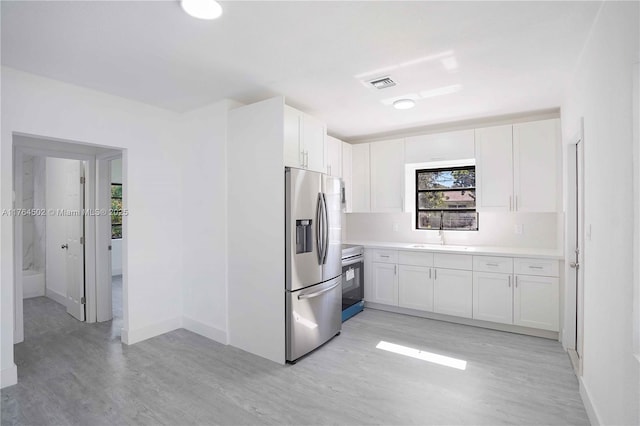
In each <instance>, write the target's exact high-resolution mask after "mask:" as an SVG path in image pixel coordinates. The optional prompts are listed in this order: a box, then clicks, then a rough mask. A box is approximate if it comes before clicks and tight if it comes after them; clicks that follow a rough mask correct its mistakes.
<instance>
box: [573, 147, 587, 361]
mask: <svg viewBox="0 0 640 426" xmlns="http://www.w3.org/2000/svg"><path fill="white" fill-rule="evenodd" d="M575 191H576V198H575V199H576V209H575V212H576V218H575V222H576V248H575V251H574V254H575V257H574V261H573V262H570V263H569V266H571V267H572V268H574V269H575V270H576V353H577V354H578V357H579V358H582V344H583V337H584V281H583V279H584V267H583V266H581V263H582V259H583V253H584V152H583V142H582V141H581V140H579V141H578V143H577V144H576V188H575ZM569 255H571V254H569Z"/></svg>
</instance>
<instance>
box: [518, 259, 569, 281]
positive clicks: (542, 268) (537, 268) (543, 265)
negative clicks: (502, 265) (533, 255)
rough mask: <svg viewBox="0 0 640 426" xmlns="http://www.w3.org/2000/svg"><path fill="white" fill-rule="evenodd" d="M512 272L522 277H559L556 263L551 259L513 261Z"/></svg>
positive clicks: (558, 268)
mask: <svg viewBox="0 0 640 426" xmlns="http://www.w3.org/2000/svg"><path fill="white" fill-rule="evenodd" d="M513 266H514V272H515V273H516V274H522V275H541V276H545V277H558V276H560V267H559V266H558V261H557V260H553V259H519V258H516V259H514V260H513Z"/></svg>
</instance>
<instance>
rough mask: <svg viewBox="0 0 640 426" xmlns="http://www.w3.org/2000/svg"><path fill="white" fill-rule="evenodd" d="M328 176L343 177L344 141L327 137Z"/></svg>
mask: <svg viewBox="0 0 640 426" xmlns="http://www.w3.org/2000/svg"><path fill="white" fill-rule="evenodd" d="M326 151H327V155H326V159H327V174H328V175H330V176H335V177H339V178H341V177H342V141H341V140H340V139H336V138H334V137H333V136H329V135H327V143H326Z"/></svg>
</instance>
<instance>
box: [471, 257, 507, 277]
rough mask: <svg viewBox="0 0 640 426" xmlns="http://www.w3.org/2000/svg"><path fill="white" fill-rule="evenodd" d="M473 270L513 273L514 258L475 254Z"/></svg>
mask: <svg viewBox="0 0 640 426" xmlns="http://www.w3.org/2000/svg"><path fill="white" fill-rule="evenodd" d="M473 270H474V271H477V272H499V273H503V274H511V273H512V272H513V259H512V258H510V257H497V256H473Z"/></svg>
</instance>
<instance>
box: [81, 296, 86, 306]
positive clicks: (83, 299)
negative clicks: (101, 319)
mask: <svg viewBox="0 0 640 426" xmlns="http://www.w3.org/2000/svg"><path fill="white" fill-rule="evenodd" d="M80 304H81V305H86V304H87V299H86V298H85V297H84V296H82V297H81V298H80Z"/></svg>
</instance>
